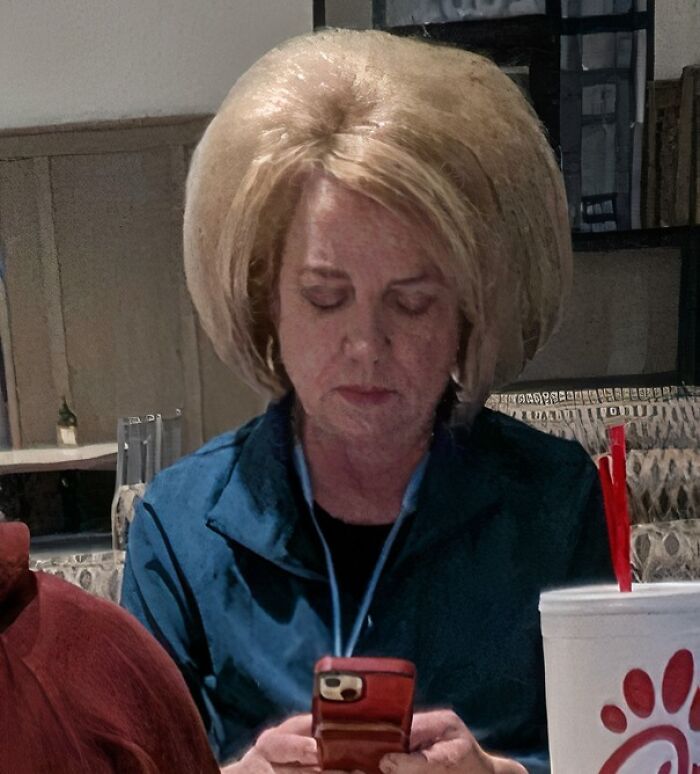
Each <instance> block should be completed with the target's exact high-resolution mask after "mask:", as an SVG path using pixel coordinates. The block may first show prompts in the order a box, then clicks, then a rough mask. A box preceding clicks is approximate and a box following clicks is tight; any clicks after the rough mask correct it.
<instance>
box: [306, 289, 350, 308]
mask: <svg viewBox="0 0 700 774" xmlns="http://www.w3.org/2000/svg"><path fill="white" fill-rule="evenodd" d="M301 295H302V296H303V297H304V298H305V299H306V300H307V301H308V302H309V303H310V304H311V306H313V307H315V308H316V309H326V310H328V309H336V308H337V307H339V306H340V305H341V304H342V303H343V302H344V301H345V297H346V295H347V294H346V292H345V291H344V290H341V289H339V288H326V287H316V286H314V287H306V288H302V289H301Z"/></svg>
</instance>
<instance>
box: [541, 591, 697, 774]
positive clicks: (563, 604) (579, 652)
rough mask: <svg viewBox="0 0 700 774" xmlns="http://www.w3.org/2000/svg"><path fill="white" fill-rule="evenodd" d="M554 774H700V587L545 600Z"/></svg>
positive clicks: (565, 594)
mask: <svg viewBox="0 0 700 774" xmlns="http://www.w3.org/2000/svg"><path fill="white" fill-rule="evenodd" d="M540 617H541V624H542V637H543V641H544V661H545V677H546V691H547V718H548V729H549V749H550V755H551V761H552V772H553V774H617V773H618V772H620V774H700V582H698V583H694V582H688V583H653V584H635V585H634V587H633V589H632V592H630V593H627V594H623V593H621V592H620V591H618V589H617V588H616V587H615V586H612V585H610V586H585V587H580V588H572V589H562V590H558V591H547V592H544V593H543V594H542V595H541V596H540Z"/></svg>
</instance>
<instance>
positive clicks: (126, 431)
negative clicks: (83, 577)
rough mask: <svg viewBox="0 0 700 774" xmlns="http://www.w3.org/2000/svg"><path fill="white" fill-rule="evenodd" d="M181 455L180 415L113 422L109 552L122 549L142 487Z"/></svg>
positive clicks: (124, 418) (135, 418)
mask: <svg viewBox="0 0 700 774" xmlns="http://www.w3.org/2000/svg"><path fill="white" fill-rule="evenodd" d="M181 454H182V411H180V409H178V410H177V411H176V412H175V414H174V416H172V417H164V416H163V415H162V414H147V415H146V416H143V417H121V418H120V419H119V420H117V476H116V489H115V492H114V499H113V500H112V548H113V549H114V550H115V551H123V550H124V549H125V548H126V541H127V535H128V530H129V524H130V523H131V521H132V519H133V518H134V510H135V508H136V504H137V503H138V501H139V499H140V498H141V497H142V496H143V493H144V491H145V489H146V486H147V485H148V484H149V483H150V482H151V481H152V480H153V477H154V476H155V475H156V474H157V473H159V472H160V471H161V470H162V469H163V468H167V467H168V466H169V465H172V464H173V462H175V461H176V460H177V459H179V457H180V456H181Z"/></svg>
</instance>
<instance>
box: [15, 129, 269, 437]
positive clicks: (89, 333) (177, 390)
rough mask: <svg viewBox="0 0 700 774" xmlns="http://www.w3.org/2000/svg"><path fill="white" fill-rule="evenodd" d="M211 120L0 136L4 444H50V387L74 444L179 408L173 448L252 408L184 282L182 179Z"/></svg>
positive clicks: (54, 408) (54, 409) (53, 410)
mask: <svg viewBox="0 0 700 774" xmlns="http://www.w3.org/2000/svg"><path fill="white" fill-rule="evenodd" d="M209 120H210V117H209V116H184V117H176V118H170V119H142V120H129V121H123V122H110V123H104V124H96V125H95V124H85V125H79V126H63V127H45V128H38V129H27V130H20V131H17V132H0V159H3V158H4V159H6V161H0V239H1V240H2V244H3V245H4V255H5V261H6V264H7V277H6V285H7V297H8V302H7V308H8V315H7V320H6V322H5V324H4V328H3V331H2V332H0V335H2V337H3V344H4V345H8V344H9V346H8V350H9V351H8V352H7V354H6V361H7V365H8V368H7V372H8V379H9V381H10V383H9V384H8V391H9V392H10V396H9V403H10V406H9V408H10V419H11V421H12V420H13V419H14V429H13V441H14V444H15V445H16V446H32V445H36V444H49V445H52V444H54V443H55V423H56V419H57V414H58V407H59V405H60V399H61V396H62V395H65V396H66V398H67V399H68V401H69V404H70V405H71V408H72V409H73V410H74V411H75V413H76V415H77V417H78V432H79V440H80V442H82V443H95V442H102V441H110V440H114V438H115V432H116V421H117V418H118V417H119V416H133V415H143V414H147V413H162V414H164V415H166V416H167V415H172V414H173V413H174V412H175V409H177V408H180V409H182V410H183V436H184V437H183V451H190V450H192V449H194V448H196V447H197V446H199V445H200V444H201V443H202V442H203V441H204V440H206V439H207V438H209V437H211V436H213V435H216V434H218V433H220V432H223V431H224V430H228V429H230V428H232V427H234V426H236V425H238V424H240V423H242V422H244V421H246V420H247V419H248V418H249V417H250V416H252V415H253V414H255V413H258V412H259V410H260V409H261V407H262V405H263V400H262V399H261V398H259V397H258V396H257V395H256V394H255V393H253V392H252V391H251V390H250V389H248V388H247V387H246V386H245V385H243V384H242V383H241V382H240V380H239V379H237V378H236V377H235V376H233V375H232V374H231V373H230V372H229V371H228V370H227V369H226V368H225V367H224V366H223V365H222V364H221V363H220V362H219V360H218V358H217V357H216V355H215V354H214V352H213V349H212V347H211V345H210V343H209V342H208V340H207V339H206V337H205V336H204V335H203V333H202V331H201V329H200V327H199V324H198V322H197V320H196V314H195V312H194V309H193V307H192V302H191V300H190V297H189V294H188V292H187V288H186V284H185V276H184V270H183V263H182V216H183V208H184V184H185V178H186V173H187V167H188V165H189V161H190V158H191V153H192V150H193V148H194V146H195V144H196V142H197V140H198V139H199V137H200V136H201V133H202V132H203V130H204V128H205V127H206V124H207V123H208V121H209ZM1 322H2V315H0V323H1ZM0 327H3V326H1V325H0ZM14 388H16V389H14Z"/></svg>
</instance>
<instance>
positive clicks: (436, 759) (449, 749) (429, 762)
mask: <svg viewBox="0 0 700 774" xmlns="http://www.w3.org/2000/svg"><path fill="white" fill-rule="evenodd" d="M481 753H482V751H481V748H480V747H479V746H478V744H476V743H475V742H473V740H470V739H461V738H460V739H449V740H447V741H443V742H437V743H436V744H434V745H433V746H432V747H430V748H428V749H427V750H422V751H421V752H414V753H409V754H408V755H405V754H401V753H392V754H391V755H387V756H385V757H384V758H382V760H381V762H380V764H379V768H380V769H381V770H382V772H383V774H439V772H443V771H444V772H447V771H462V770H465V769H466V770H468V771H469V772H471V773H473V774H486V772H487V771H489V769H488V768H487V767H486V766H485V764H486V761H485V758H484V756H483V755H482V754H481ZM384 764H385V765H384Z"/></svg>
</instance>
